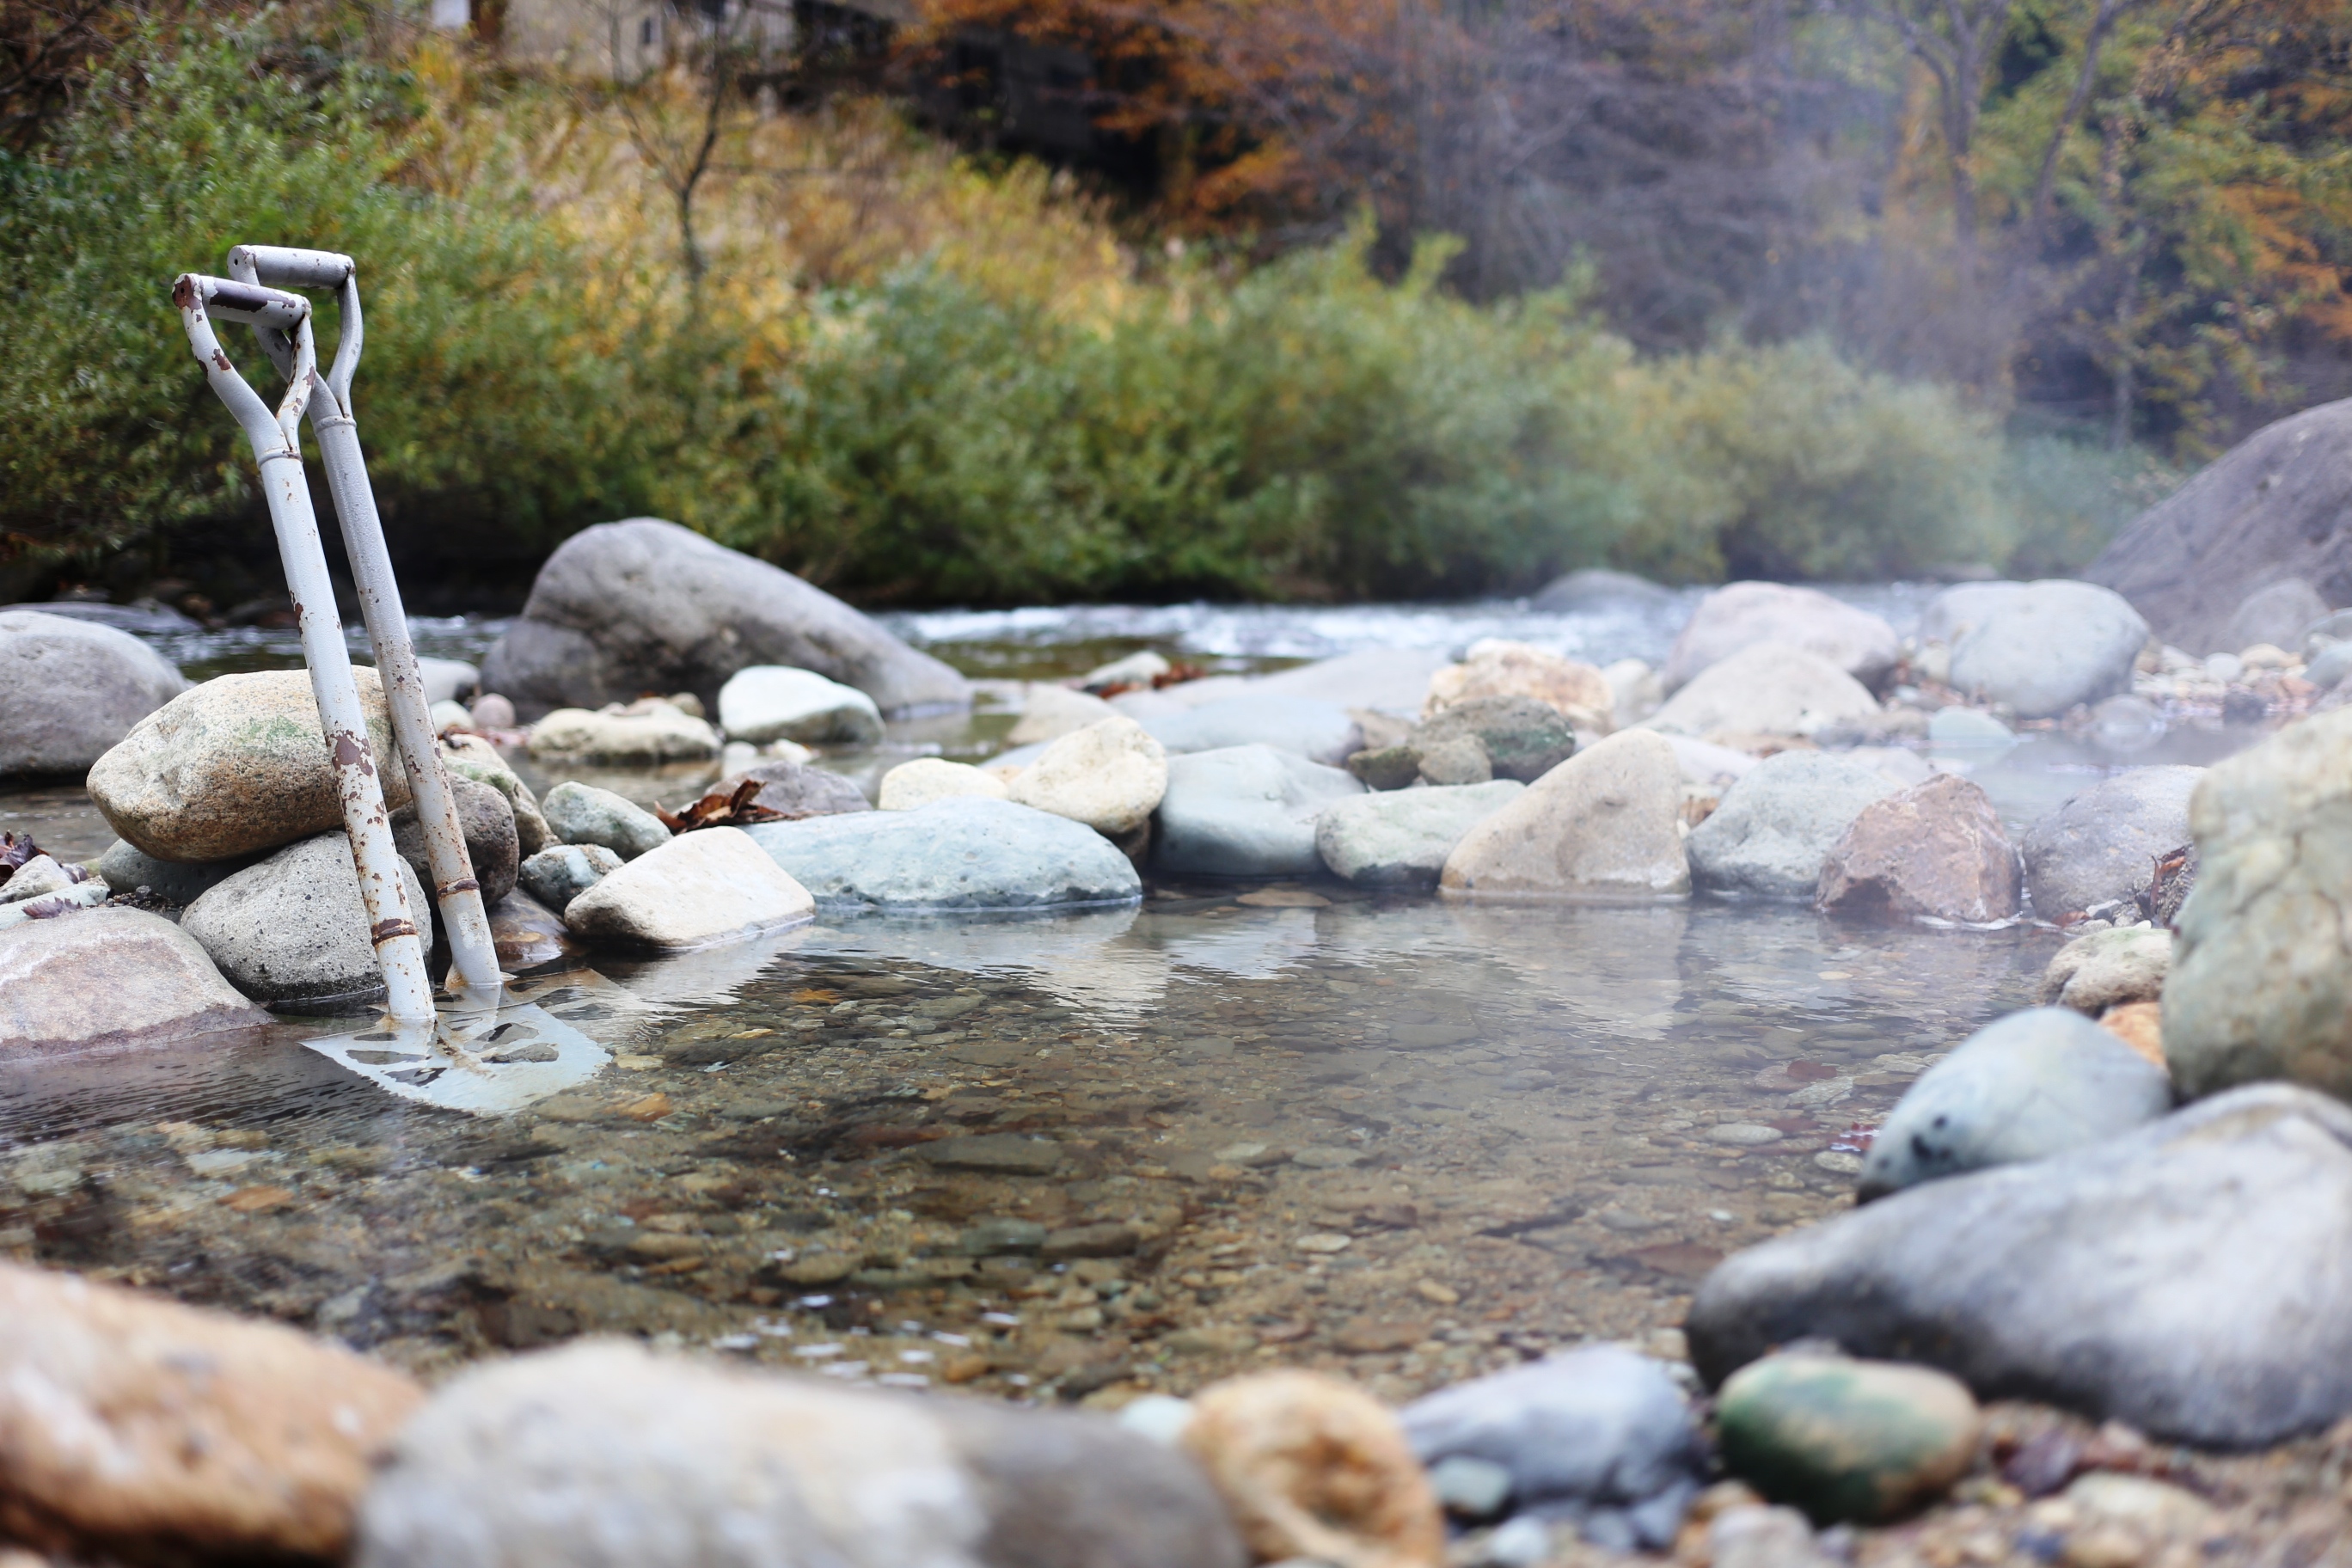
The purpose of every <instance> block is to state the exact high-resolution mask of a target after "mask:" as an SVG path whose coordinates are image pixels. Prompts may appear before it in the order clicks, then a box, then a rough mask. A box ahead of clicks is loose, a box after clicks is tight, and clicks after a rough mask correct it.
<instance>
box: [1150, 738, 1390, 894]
mask: <svg viewBox="0 0 2352 1568" xmlns="http://www.w3.org/2000/svg"><path fill="white" fill-rule="evenodd" d="M1363 788H1364V786H1363V785H1362V784H1360V783H1358V782H1357V781H1356V780H1355V779H1354V778H1352V777H1351V776H1349V774H1347V773H1342V772H1340V771H1339V769H1337V768H1327V767H1323V766H1320V765H1318V764H1317V763H1310V762H1308V761H1307V759H1306V758H1304V757H1301V756H1299V755H1297V753H1296V752H1289V751H1283V750H1277V749H1276V748H1275V747H1273V746H1264V745H1255V746H1231V747H1226V748H1223V749H1221V750H1218V751H1213V752H1192V753H1190V754H1188V755H1182V756H1174V757H1171V758H1169V759H1168V793H1167V794H1166V795H1165V796H1163V797H1162V798H1161V800H1160V810H1159V813H1158V815H1157V816H1156V817H1155V819H1154V820H1155V821H1156V822H1157V823H1158V827H1157V829H1156V831H1155V833H1154V835H1153V843H1152V856H1153V862H1154V864H1156V865H1157V866H1158V867H1159V868H1160V869H1161V870H1163V871H1178V872H1186V871H1189V872H1193V873H1197V874H1200V875H1202V876H1210V877H1297V876H1308V875H1311V874H1313V873H1314V872H1316V871H1318V870H1319V869H1321V868H1322V859H1321V857H1319V856H1318V854H1317V853H1316V850H1315V819H1316V817H1317V816H1318V815H1320V813H1321V812H1322V810H1323V808H1324V807H1325V806H1326V805H1329V804H1330V803H1331V802H1333V801H1335V800H1339V799H1340V798H1342V797H1343V796H1347V795H1360V794H1361V793H1362V792H1363Z"/></svg>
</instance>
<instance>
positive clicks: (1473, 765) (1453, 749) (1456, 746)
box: [1414, 735, 1495, 786]
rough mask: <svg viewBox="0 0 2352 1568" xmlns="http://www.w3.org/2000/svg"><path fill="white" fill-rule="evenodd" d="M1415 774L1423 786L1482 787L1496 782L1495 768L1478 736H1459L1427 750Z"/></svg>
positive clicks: (1422, 755) (1434, 744) (1440, 742)
mask: <svg viewBox="0 0 2352 1568" xmlns="http://www.w3.org/2000/svg"><path fill="white" fill-rule="evenodd" d="M1414 771H1415V772H1416V773H1419V774H1420V776H1421V780H1422V782H1423V784H1437V785H1441V786H1442V785H1446V784H1486V783H1487V782H1489V781H1490V780H1492V779H1493V778H1494V776H1495V764H1494V761H1493V759H1491V758H1490V757H1488V756H1487V755H1486V747H1484V746H1482V745H1480V744H1479V743H1478V737H1477V736H1475V735H1456V736H1454V737H1453V738H1451V739H1450V740H1444V741H1438V742H1433V743H1432V744H1431V745H1430V746H1428V747H1427V748H1425V749H1423V751H1422V752H1421V757H1420V761H1419V763H1417V764H1416V767H1415V770H1414Z"/></svg>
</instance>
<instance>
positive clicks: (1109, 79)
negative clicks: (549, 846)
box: [0, 0, 2352, 608]
mask: <svg viewBox="0 0 2352 1568" xmlns="http://www.w3.org/2000/svg"><path fill="white" fill-rule="evenodd" d="M922 6H923V8H922V9H921V10H920V11H919V13H918V14H917V15H916V16H915V17H914V19H913V20H912V21H911V22H908V23H907V24H906V25H904V26H900V27H899V28H898V29H897V31H896V33H895V35H894V36H893V37H892V39H891V41H890V43H889V47H887V50H885V51H882V52H881V54H880V55H879V56H878V57H877V55H875V53H874V52H873V51H871V50H868V51H866V52H864V54H863V55H862V56H861V58H859V59H857V60H855V61H849V62H844V61H842V60H829V59H827V58H824V51H822V50H819V49H814V48H812V47H808V41H809V37H810V35H809V33H808V31H807V30H806V29H803V34H802V44H801V47H798V48H797V49H796V50H794V51H793V52H792V53H790V54H789V55H783V56H779V55H777V54H776V53H775V52H774V51H772V49H771V48H770V47H768V44H767V43H766V41H765V39H766V38H767V37H769V36H770V35H769V34H768V33H766V32H763V29H762V28H761V26H757V25H756V24H757V22H758V14H757V13H756V12H755V11H751V10H746V9H743V8H742V5H741V0H732V3H731V4H729V3H722V0H713V3H712V5H710V6H709V9H707V10H700V9H698V10H695V11H690V12H685V13H681V14H680V16H679V20H680V23H681V25H680V26H677V27H675V28H674V29H673V31H672V35H671V36H672V37H673V38H674V39H675V40H676V41H675V42H674V43H673V45H672V47H670V49H669V51H668V55H667V61H666V63H665V64H664V66H663V67H662V68H657V69H647V70H642V71H637V72H635V73H634V74H623V75H621V76H619V77H617V78H616V79H603V78H600V77H597V76H595V75H593V74H591V75H588V76H567V75H563V74H559V73H555V72H552V71H546V70H533V69H529V68H521V67H520V66H517V65H516V64H514V63H512V62H510V61H508V60H505V59H503V58H501V56H500V54H499V50H498V49H497V48H496V47H495V44H494V41H493V40H492V37H490V35H494V34H495V30H496V29H495V26H486V25H484V24H485V22H486V21H491V22H494V20H495V16H496V12H495V10H491V11H488V12H483V11H478V14H477V16H478V20H477V26H476V29H475V32H476V35H478V36H473V37H468V36H465V35H451V34H447V33H439V32H436V31H435V30H433V29H432V28H431V27H429V26H425V17H424V16H423V15H422V14H421V12H419V11H418V10H416V9H415V8H414V7H413V6H410V5H405V4H383V3H365V4H362V3H359V0H302V3H299V4H295V5H280V6H271V7H254V6H249V5H217V4H205V3H193V4H187V3H173V0H9V3H8V4H7V5H5V7H0V255H5V258H6V260H7V262H8V263H9V266H8V268H7V270H6V273H5V280H0V342H6V343H7V344H8V345H9V353H7V354H6V355H5V357H0V407H5V408H6V409H7V410H8V411H9V417H8V420H7V422H6V424H5V428H0V599H5V598H16V597H26V596H38V595H44V594H47V593H52V592H57V591H59V590H60V589H67V590H70V589H72V588H74V587H76V586H79V585H83V584H89V585H93V586H96V587H98V588H100V589H101V590H103V591H108V592H111V593H113V594H115V595H117V596H126V595H129V594H131V593H134V592H151V591H159V592H162V593H163V595H165V596H166V597H171V596H173V595H180V596H182V597H184V598H187V597H189V596H193V598H192V599H191V601H190V602H194V603H198V604H203V605H225V604H226V602H227V601H228V600H230V599H233V598H235V597H236V596H238V595H241V594H243V593H245V592H247V590H248V589H251V588H254V587H256V586H257V585H266V582H267V578H268V574H269V566H270V556H269V554H268V531H267V526H266V521H264V518H263V514H262V512H261V510H260V509H259V506H258V504H257V496H256V494H255V492H254V489H253V486H252V483H251V480H250V478H249V477H248V476H249V464H248V463H247V458H246V456H245V454H244V453H243V452H242V450H241V447H240V443H239V441H238V439H237V437H236V431H235V428H234V426H233V425H232V423H231V422H230V421H229V420H228V418H227V417H226V415H225V413H224V412H223V411H222V410H221V409H220V408H218V407H217V406H216V405H214V404H212V402H211V401H210V395H209V394H208V393H207V392H206V390H205V384H204V382H203V379H202V377H201V375H200V374H198V373H197V371H196V367H195V366H194V365H193V364H192V363H190V362H189V359H188V355H187V351H186V348H185V345H184V339H183V338H182V336H181V334H180V331H179V327H178V322H177V320H176V317H175V315H174V314H173V311H172V310H171V309H170V307H169V304H168V300H167V299H166V290H167V289H168V285H169V280H170V279H171V278H172V277H173V275H174V274H175V273H177V272H179V271H182V270H185V269H205V268H218V267H219V266H220V265H221V257H222V255H223V252H224V251H225V250H226V247H227V246H228V245H230V244H231V243H234V242H236V241H240V240H243V241H261V242H278V243H303V244H312V245H318V246H323V247H331V248H336V249H341V250H346V251H349V252H351V253H352V254H353V255H355V256H357V257H359V258H361V262H362V285H363V289H364V293H365V298H366V300H367V304H368V310H369V320H368V328H369V330H368V355H367V359H366V362H365V365H364V367H363V370H362V376H361V381H360V389H359V393H360V411H361V414H362V421H363V429H364V432H365V436H366V439H367V442H368V447H369V451H370V457H371V462H372V466H373V469H374V473H375V477H376V484H377V489H378V491H379V495H380V497H381V498H382V500H383V502H384V510H385V512H386V516H387V523H388V527H389V529H390V531H391V532H392V535H393V538H394V549H395V552H396V554H397V555H398V556H399V558H400V559H401V561H402V563H403V565H404V569H405V570H406V572H407V573H408V574H409V577H410V580H411V582H412V584H415V585H414V586H412V589H411V598H412V602H415V603H417V604H419V605H420V607H426V608H431V607H445V608H446V607H455V606H456V605H462V604H484V605H494V604H507V605H510V604H511V603H512V602H513V600H514V599H515V597H517V596H518V595H519V590H520V584H524V583H527V581H528V578H529V574H530V569H531V568H532V567H533V566H534V565H535V563H536V562H537V561H538V560H539V559H541V558H542V557H543V555H544V552H546V551H547V550H548V549H549V548H551V546H552V545H553V543H554V542H557V541H558V540H560V539H561V538H562V536H563V535H564V534H566V533H568V532H570V531H573V530H575V529H577V528H580V527H583V526H585V525H587V524H588V523H591V522H595V521H604V520H606V519H609V518H613V517H619V516H625V515H630V514H635V513H654V514H658V515H662V516H667V517H672V518H676V519H677V520H679V521H684V522H687V523H688V524H689V525H691V526H693V527H695V528H698V529H700V530H702V531H705V532H707V533H709V534H710V535H712V536H713V537H715V538H718V539H719V540H721V541H723V542H727V543H729V544H732V545H735V546H738V547H740V548H742V549H745V550H749V551H751V552H754V553H757V554H759V555H761V556H763V557H765V558H767V559H770V560H772V561H775V562H777V563H780V564H782V565H785V566H787V567H790V568H791V569H793V570H794V571H797V572H801V573H803V574H805V575H807V576H809V577H811V578H812V579H814V580H815V581H817V582H820V583H823V584H826V585H827V586H829V587H832V588H834V589H835V590H836V591H839V592H843V593H845V594H847V595H851V596H852V597H854V598H856V599H858V600H860V601H862V602H866V603H876V604H904V603H945V602H960V603H1009V602H1022V601H1036V600H1045V599H1061V598H1093V599H1107V598H1141V599H1166V598H1172V597H1181V596H1188V595H1210V596H1236V597H1251V596H1255V597H1278V598H1279V597H1287V598H1310V599H1313V598H1340V597H1360V596H1380V597H1423V596H1432V595H1468V594H1475V593H1492V592H1514V591H1521V590H1525V589H1527V588H1528V587H1530V586H1532V585H1534V584H1538V583H1539V582H1541V581H1542V580H1543V579H1544V578H1545V577H1546V576H1547V575H1549V574H1552V573H1555V572H1558V571H1560V570H1563V569H1567V568H1570V567H1574V566H1580V565H1591V564H1608V565H1614V566H1618V567H1622V568H1625V569H1630V570H1634V571H1640V572H1644V573H1648V574H1653V575H1657V576H1661V577H1665V578H1670V579H1676V580H1694V581H1709V580H1717V579H1720V578H1723V577H1725V576H1727V575H1767V576H1778V577H1795V578H1815V579H1832V578H1846V579H1858V578H1880V577H1892V576H1902V575H1914V574H1937V573H1946V572H1952V571H1958V570H1962V569H1967V570H1975V571H1982V570H1984V569H1986V568H1988V567H1989V568H1992V569H1997V570H2001V571H2006V572H2011V573H2020V574H2026V573H2050V572H2063V571H2064V570H2067V569H2069V568H2070V567H2072V566H2074V565H2076V564H2079V563H2081V562H2083V561H2084V560H2086V559H2087V558H2088V556H2089V555H2090V554H2091V553H2093V552H2095V550H2096V549H2097V547H2098V546H2099V544H2100V543H2101V542H2103V541H2104V540H2105V538H2106V537H2107V535H2108V534H2109V533H2110V532H2112V531H2113V530H2114V529H2115V527H2116V526H2117V524H2118V523H2119V522H2120V521H2123V520H2124V519H2126V518H2127V517H2128V516H2129V515H2131V514H2132V513H2133V512H2134V511H2135V510H2137V509H2138V508H2139V507H2141V506H2143V505H2145V504H2147V503H2148V502H2149V501H2151V500H2155V499H2157V498H2158V497H2160V496H2161V495H2162V494H2163V493H2165V491H2166V490H2167V489H2168V488H2169V486H2170V485H2171V484H2173V483H2175V482H2177V479H2178V476H2179V473H2180V472H2181V471H2183V470H2184V468H2186V467H2187V466H2189V465H2193V464H2194V463H2196V462H2198V461H2200V460H2201V459H2202V458H2206V457H2208V456H2210V454H2211V453H2213V452H2214V451H2216V450H2218V449H2219V448H2220V447H2222V446H2224V445H2226V444H2227V443H2228V442H2230V441H2231V440H2232V439H2234V438H2235V437H2238V436H2240V435H2242V434H2243V433H2244V432H2245V431H2247V430H2249V429H2251V428H2252V427H2253V426H2257V425H2259V424H2261V423H2263V422H2264V421H2266V420H2268V419H2271V418H2273V417H2276V416H2279V415H2281V414H2284V413H2286V412H2290V411H2292V410H2293V409H2294V408H2296V407H2299V406H2302V405H2305V404H2307V403H2309V402H2313V401H2317V400H2320V399H2324V398H2329V397H2336V396H2342V395H2347V393H2352V7H2347V6H2346V5H2342V4H2340V0H2339V3H2330V0H1475V3H1473V0H1155V3H1153V4H1148V5H1146V4H1138V3H1136V0H922ZM974 37H998V38H1005V37H1014V38H1020V39H1024V40H1027V41H1030V42H1032V43H1034V44H1037V45H1040V46H1044V47H1049V48H1053V49H1055V50H1059V51H1062V52H1063V58H1076V59H1078V60H1080V61H1082V62H1084V64H1085V69H1084V71H1083V73H1082V74H1081V75H1080V76H1079V77H1077V78H1074V79H1073V80H1072V81H1071V82H1070V84H1069V89H1068V91H1069V95H1070V100H1071V101H1072V102H1073V103H1074V104H1076V105H1077V106H1078V107H1079V108H1081V109H1082V110H1083V112H1084V113H1085V114H1086V115H1087V117H1089V118H1090V120H1091V121H1092V122H1093V124H1094V126H1095V127H1096V129H1097V132H1099V134H1100V136H1101V137H1102V138H1103V139H1104V142H1105V144H1106V145H1109V146H1113V147H1116V148H1118V149H1119V150H1121V153H1122V161H1115V166H1114V167H1112V168H1111V170H1110V172H1109V173H1105V172H1104V169H1103V168H1102V167H1101V166H1097V167H1093V168H1087V169H1072V168H1067V167H1065V168H1058V169H1057V168H1054V167H1050V166H1048V165H1047V164H1046V163H1042V162H1039V161H1037V160H1035V159H1034V158H1031V157H1027V156H1024V155H1023V154H1022V153H1020V152H1019V150H1018V146H1017V138H1013V137H1010V136H1003V135H999V134H997V133H996V132H995V130H994V129H993V128H992V125H991V123H990V121H989V116H988V113H987V112H986V110H985V107H984V105H983V108H982V111H981V112H978V113H973V114H966V115H963V116H961V118H956V119H951V120H943V119H941V118H940V117H939V116H937V115H931V114H927V113H926V112H925V108H924V106H925V105H926V104H936V103H938V102H940V101H941V100H942V97H943V95H945V97H946V98H947V99H950V100H952V99H953V97H954V95H955V94H956V93H957V92H958V91H959V90H962V89H966V88H968V87H969V85H970V84H969V83H963V82H959V80H958V72H959V70H960V69H961V68H962V67H961V64H960V62H961V61H962V60H963V59H964V58H966V56H967V54H968V51H966V50H963V49H961V48H960V47H959V44H960V41H965V40H970V39H971V38H974ZM845 65H846V66H847V67H848V68H845ZM968 96H969V94H967V97H968ZM253 363H256V364H257V363H259V362H258V360H255V361H254V362H253Z"/></svg>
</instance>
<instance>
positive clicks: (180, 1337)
mask: <svg viewBox="0 0 2352 1568" xmlns="http://www.w3.org/2000/svg"><path fill="white" fill-rule="evenodd" d="M126 912H127V911H126ZM147 918H151V919H152V917H147ZM159 923H160V922H159ZM0 1321H5V1322H6V1323H7V1325H8V1331H7V1332H6V1333H5V1334H0V1520H5V1521H6V1523H5V1530H6V1532H7V1536H8V1539H9V1540H10V1541H11V1542H18V1543H21V1544H23V1545H26V1546H31V1547H34V1548H37V1549H39V1550H42V1551H47V1552H56V1553H58V1555H59V1556H60V1557H63V1558H68V1559H70V1560H73V1561H109V1560H110V1561H121V1562H129V1563H189V1562H218V1563H234V1562H273V1561H274V1562H304V1561H309V1562H335V1561H339V1560H341V1558H342V1556H343V1555H344V1552H345V1551H346V1549H347V1548H348V1546H349V1543H350V1539H351V1534H352V1516H353V1514H354V1512H355V1510H357V1507H358V1505H359V1500H360V1497H361V1494H362V1492H363V1491H364V1490H365V1489H366V1488H367V1485H368V1482H369V1479H370V1470H369V1463H370V1461H371V1459H372V1458H373V1457H374V1456H375V1454H376V1453H377V1452H378V1450H379V1449H380V1448H381V1447H383V1445H384V1444H386V1443H387V1442H388V1441H389V1440H390V1438H391V1436H392V1434H393V1433H394V1431H396V1430H397V1429H398V1427H399V1426H400V1424H401V1423H402V1422H403V1421H404V1420H405V1419H406V1418H407V1416H408V1415H409V1414H410V1413H411V1412H412V1411H413V1410H415V1407H416V1406H417V1405H418V1404H420V1403H421V1401H422V1399H423V1394H422V1391H420V1390H419V1389H418V1388H417V1387H416V1385H415V1384H413V1383H411V1382H410V1381H409V1380H408V1379H407V1378H405V1377H403V1376H401V1375H400V1374H399V1373H394V1372H392V1371H389V1370H388V1369H386V1368H383V1367H381V1366H378V1365H376V1364H375V1363H372V1362H368V1361H363V1360H362V1359H361V1358H360V1357H358V1356H355V1355H352V1354H351V1353H350V1352H346V1351H342V1350H340V1349H337V1348H334V1347H332V1346H330V1345H327V1344H323V1343H321V1342H318V1341H316V1340H312V1339H310V1337H309V1336H307V1335H304V1334H299V1333H297V1332H295V1331H293V1330H291V1329H287V1328H281V1327H279V1326H278V1325H277V1324H274V1323H264V1322H250V1321H239V1320H237V1319H235V1318H231V1317H229V1316H227V1315H226V1313H219V1312H209V1311H202V1310H196V1309H194V1308H190V1307H184V1306H181V1305H179V1304H178V1303H176V1302H173V1301H169V1300H163V1299H162V1298H159V1297H153V1296H147V1295H142V1294H140V1293H137V1292H134V1291H131V1290H126V1289H121V1288H120V1287H118V1286H111V1285H100V1284H94V1283H92V1282H90V1281H89V1280H87V1279H82V1278H80V1277H79V1276H78V1275H72V1274H58V1273H50V1272H47V1271H44V1270H39V1269H33V1268H16V1267H13V1266H10V1265H6V1264H0Z"/></svg>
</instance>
